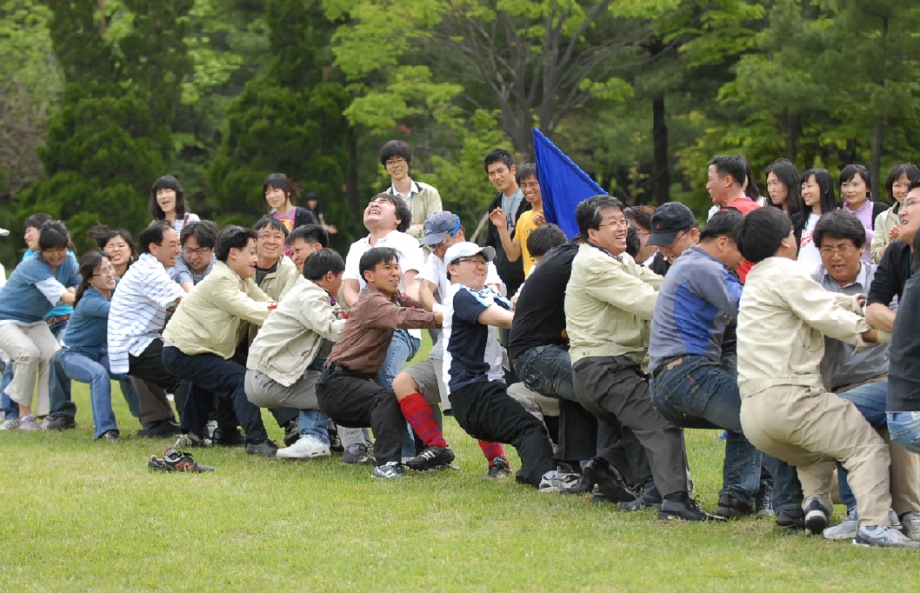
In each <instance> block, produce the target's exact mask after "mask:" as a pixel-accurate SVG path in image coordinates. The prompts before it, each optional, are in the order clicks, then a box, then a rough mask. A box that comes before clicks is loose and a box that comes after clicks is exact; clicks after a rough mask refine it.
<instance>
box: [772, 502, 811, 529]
mask: <svg viewBox="0 0 920 593" xmlns="http://www.w3.org/2000/svg"><path fill="white" fill-rule="evenodd" d="M774 529H775V530H776V531H780V532H786V533H793V532H796V531H803V530H804V529H805V511H803V510H802V509H801V508H791V509H782V510H780V511H779V512H778V513H776V526H775V527H774Z"/></svg>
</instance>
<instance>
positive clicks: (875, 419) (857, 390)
mask: <svg viewBox="0 0 920 593" xmlns="http://www.w3.org/2000/svg"><path fill="white" fill-rule="evenodd" d="M837 395H838V396H840V397H842V398H843V399H845V400H847V401H850V402H853V405H855V406H856V409H858V410H859V412H860V413H861V414H862V415H863V417H864V418H865V419H866V422H868V423H869V424H870V425H871V426H872V428H874V429H876V430H878V429H879V428H886V426H887V420H886V418H885V407H886V405H887V404H888V381H875V382H873V383H865V384H863V385H860V386H859V387H854V388H853V389H850V390H849V391H844V392H843V393H838V394H837ZM848 475H849V472H847V469H846V468H845V467H843V464H841V463H840V462H839V461H838V462H837V487H838V489H839V490H840V500H842V501H843V504H845V505H847V512H848V513H851V512H853V511H855V510H856V496H855V495H854V494H853V491H852V490H851V489H850V485H849V484H848V483H847V476H848Z"/></svg>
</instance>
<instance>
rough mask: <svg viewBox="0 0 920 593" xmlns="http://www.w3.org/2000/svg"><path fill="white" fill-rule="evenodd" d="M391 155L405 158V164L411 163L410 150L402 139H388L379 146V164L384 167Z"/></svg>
mask: <svg viewBox="0 0 920 593" xmlns="http://www.w3.org/2000/svg"><path fill="white" fill-rule="evenodd" d="M393 157H396V158H403V159H406V164H407V165H411V164H412V152H411V151H410V150H409V145H408V144H406V143H405V142H403V141H402V140H390V141H389V142H387V143H386V144H384V145H383V146H382V147H381V148H380V164H381V165H383V166H384V167H386V166H387V161H388V160H390V159H391V158H393Z"/></svg>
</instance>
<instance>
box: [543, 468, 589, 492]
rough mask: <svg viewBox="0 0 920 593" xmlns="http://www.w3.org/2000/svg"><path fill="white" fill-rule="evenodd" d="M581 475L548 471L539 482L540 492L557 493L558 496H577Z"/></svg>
mask: <svg viewBox="0 0 920 593" xmlns="http://www.w3.org/2000/svg"><path fill="white" fill-rule="evenodd" d="M580 479H581V474H576V473H570V472H562V471H559V470H552V471H548V472H546V473H545V474H544V475H543V478H542V479H541V480H540V486H539V488H540V492H552V493H555V492H558V493H560V494H579V493H582V492H584V491H583V490H579V480H580Z"/></svg>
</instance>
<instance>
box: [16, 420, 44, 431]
mask: <svg viewBox="0 0 920 593" xmlns="http://www.w3.org/2000/svg"><path fill="white" fill-rule="evenodd" d="M19 430H27V431H29V432H35V431H36V430H40V429H39V428H38V422H36V421H35V418H34V417H32V416H23V417H22V418H21V419H20V420H19Z"/></svg>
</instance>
